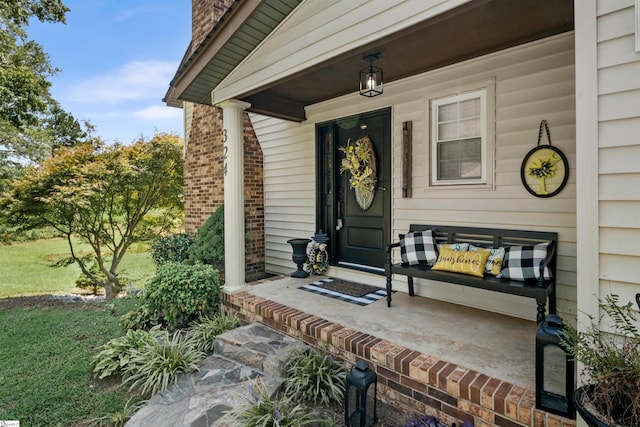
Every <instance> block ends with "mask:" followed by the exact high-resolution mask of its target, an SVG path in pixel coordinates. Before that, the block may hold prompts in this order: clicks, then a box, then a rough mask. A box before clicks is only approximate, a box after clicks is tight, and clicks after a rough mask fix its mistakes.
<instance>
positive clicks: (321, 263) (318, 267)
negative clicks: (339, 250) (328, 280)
mask: <svg viewBox="0 0 640 427" xmlns="http://www.w3.org/2000/svg"><path fill="white" fill-rule="evenodd" d="M328 267H329V254H328V253H327V245H326V244H325V243H318V242H313V243H312V244H311V249H309V257H308V258H307V262H305V263H304V266H303V269H304V271H306V272H307V273H310V274H323V273H324V272H325V271H327V268H328Z"/></svg>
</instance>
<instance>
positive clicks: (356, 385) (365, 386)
mask: <svg viewBox="0 0 640 427" xmlns="http://www.w3.org/2000/svg"><path fill="white" fill-rule="evenodd" d="M377 384H378V375H376V373H375V372H373V371H372V370H371V369H369V364H368V363H367V362H365V361H364V360H360V361H358V362H357V363H356V364H355V366H354V367H353V368H352V369H351V371H349V373H348V374H347V379H346V381H345V390H344V423H345V425H346V426H347V427H370V426H373V425H374V424H375V423H376V422H377V421H378V415H377V413H376V400H377V396H376V385H377Z"/></svg>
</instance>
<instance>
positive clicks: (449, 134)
mask: <svg viewBox="0 0 640 427" xmlns="http://www.w3.org/2000/svg"><path fill="white" fill-rule="evenodd" d="M456 138H458V122H453V123H441V124H440V125H438V139H439V140H440V141H446V140H447V139H456Z"/></svg>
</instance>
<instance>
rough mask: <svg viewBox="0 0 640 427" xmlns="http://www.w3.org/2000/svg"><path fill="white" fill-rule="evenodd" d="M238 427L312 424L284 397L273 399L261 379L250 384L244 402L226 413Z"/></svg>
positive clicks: (308, 417)
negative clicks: (247, 395)
mask: <svg viewBox="0 0 640 427" xmlns="http://www.w3.org/2000/svg"><path fill="white" fill-rule="evenodd" d="M227 416H228V417H229V418H230V420H231V421H232V422H233V423H234V424H233V425H234V426H238V427H240V426H241V427H300V426H305V425H309V424H311V423H312V422H314V421H313V420H312V419H311V418H310V416H309V414H308V412H307V411H305V410H304V409H303V407H302V406H300V405H296V404H294V403H293V401H292V400H291V399H289V398H288V397H286V396H279V397H274V398H273V399H272V398H271V396H270V395H269V390H267V387H266V386H265V384H264V382H263V381H262V379H261V378H257V379H255V380H253V381H252V382H251V386H250V390H249V397H248V398H246V399H245V402H243V403H242V404H240V405H238V406H236V407H235V408H233V409H231V410H229V411H228V412H227Z"/></svg>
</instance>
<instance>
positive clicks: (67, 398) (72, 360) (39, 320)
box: [0, 299, 136, 427]
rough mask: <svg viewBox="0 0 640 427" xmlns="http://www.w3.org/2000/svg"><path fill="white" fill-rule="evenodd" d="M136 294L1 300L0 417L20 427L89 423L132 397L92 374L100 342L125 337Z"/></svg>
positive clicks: (83, 424)
mask: <svg viewBox="0 0 640 427" xmlns="http://www.w3.org/2000/svg"><path fill="white" fill-rule="evenodd" d="M135 302H136V301H135V300H134V299H119V300H117V301H115V302H114V303H113V304H111V303H105V302H102V303H68V304H65V305H60V304H58V305H56V306H43V305H36V306H17V307H7V305H6V301H5V302H4V303H2V304H0V336H1V337H2V345H1V346H0V420H19V421H20V426H21V427H40V426H65V427H67V426H86V425H88V421H91V420H95V419H97V418H99V417H102V416H104V415H106V414H110V413H113V412H117V411H121V410H122V409H123V408H124V407H125V404H126V402H127V400H128V399H129V398H130V397H131V396H132V395H131V394H130V393H129V391H128V389H126V388H122V387H119V381H117V380H116V381H114V380H111V381H110V382H106V381H97V380H93V379H92V376H91V370H92V368H91V366H90V362H91V357H92V356H93V355H94V354H95V353H96V351H95V349H96V347H97V346H99V345H101V344H104V343H105V342H107V341H108V340H110V339H111V338H115V337H118V336H121V335H122V334H123V331H122V329H121V327H120V322H119V319H118V316H119V315H121V314H123V313H125V312H126V311H128V310H130V309H132V308H133V306H134V304H135Z"/></svg>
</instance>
